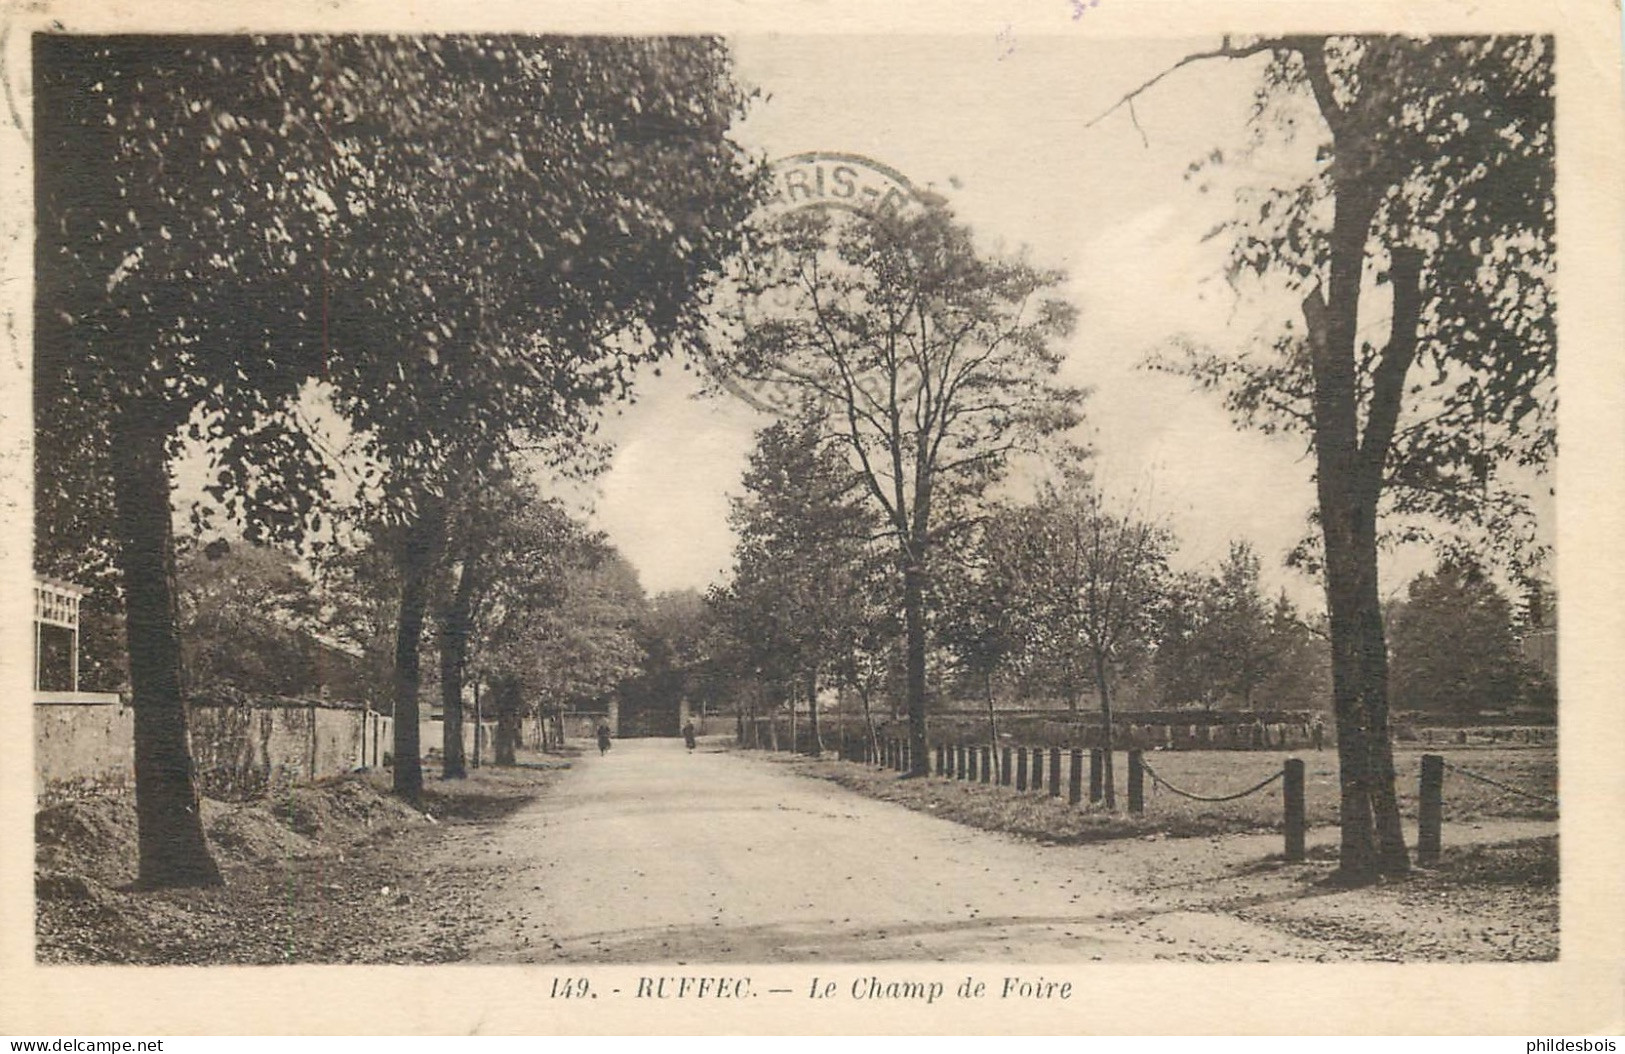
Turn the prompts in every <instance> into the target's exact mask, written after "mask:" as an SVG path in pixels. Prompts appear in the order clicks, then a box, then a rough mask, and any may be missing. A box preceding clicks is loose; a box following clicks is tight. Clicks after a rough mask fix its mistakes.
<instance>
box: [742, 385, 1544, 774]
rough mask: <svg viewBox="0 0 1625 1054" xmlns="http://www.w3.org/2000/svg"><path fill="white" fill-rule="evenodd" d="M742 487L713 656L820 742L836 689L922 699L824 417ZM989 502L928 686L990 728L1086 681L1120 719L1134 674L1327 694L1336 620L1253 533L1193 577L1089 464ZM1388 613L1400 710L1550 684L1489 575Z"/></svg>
mask: <svg viewBox="0 0 1625 1054" xmlns="http://www.w3.org/2000/svg"><path fill="white" fill-rule="evenodd" d="M744 486H745V494H744V496H742V497H740V498H737V499H735V502H734V513H733V522H734V527H735V531H736V534H737V535H738V538H739V543H738V546H737V550H736V564H735V571H734V576H733V578H732V580H731V582H730V583H729V584H728V586H727V587H726V588H723V589H718V590H716V591H714V592H713V594H712V597H711V600H712V607H713V611H714V617H715V619H716V622H717V626H718V630H719V635H718V637H717V638H716V639H715V641H714V647H715V649H716V652H715V655H713V656H711V657H710V658H711V660H712V661H715V662H717V663H720V664H722V665H724V666H728V667H731V668H732V669H733V670H734V672H735V673H736V675H737V676H738V677H739V678H740V679H741V680H742V681H743V682H744V683H745V684H747V685H750V686H751V688H749V689H747V693H748V692H749V691H760V692H763V693H765V694H764V696H763V697H764V698H765V699H767V700H770V701H771V702H772V703H773V704H774V705H775V706H777V705H779V704H783V703H786V702H792V703H797V704H798V705H799V706H800V707H801V708H802V709H804V710H805V711H806V712H807V713H808V715H809V720H810V722H811V725H812V727H811V728H810V729H809V742H811V743H812V744H814V748H815V749H816V744H817V743H818V721H819V712H818V706H817V700H818V691H819V689H820V688H838V689H840V690H842V691H843V692H846V693H849V694H851V695H853V696H855V697H856V698H857V699H858V700H859V702H860V704H861V706H862V708H863V710H864V713H865V716H866V717H867V716H868V715H869V713H870V710H871V703H872V702H873V700H874V698H875V696H876V695H877V694H878V695H880V696H882V697H883V698H884V699H885V701H886V704H887V706H888V708H889V706H890V704H891V703H892V702H893V701H894V700H901V699H904V698H906V682H905V681H903V679H902V676H901V675H900V674H901V671H903V669H904V662H905V659H904V656H903V646H904V641H903V637H902V634H903V626H902V620H901V619H900V618H899V611H898V608H899V606H900V605H899V590H898V583H897V580H896V578H897V576H896V575H895V574H894V573H889V572H891V570H892V568H893V567H894V566H895V564H894V554H893V553H892V552H891V550H890V547H889V546H888V545H887V544H886V543H885V531H884V525H883V522H882V521H881V520H880V518H879V517H878V516H876V515H874V514H873V512H872V511H871V510H870V509H869V507H868V506H867V504H866V503H865V502H864V500H863V498H864V493H863V485H862V479H861V474H860V472H859V471H858V470H855V469H853V468H852V467H851V465H850V462H849V461H848V460H847V458H846V457H845V455H844V452H843V451H842V449H841V448H840V446H839V445H838V443H836V442H835V441H834V440H832V439H831V438H830V437H829V436H828V435H827V432H826V431H825V429H824V428H823V427H821V426H820V421H819V420H818V418H817V417H816V416H815V415H813V414H810V413H809V414H807V415H804V416H803V417H802V418H801V419H800V420H797V421H792V422H782V423H779V424H775V425H774V426H772V427H770V428H768V429H765V430H764V431H762V432H761V433H760V434H759V436H758V443H757V446H756V448H755V450H754V451H753V453H752V455H751V459H750V465H749V467H748V469H747V471H746V474H745V477H744ZM982 511H983V515H982V516H981V517H980V518H979V519H977V520H976V521H975V522H974V523H967V524H965V525H963V527H962V529H961V530H960V531H959V532H958V533H957V534H956V535H955V536H954V538H953V541H952V543H951V544H945V545H943V546H941V547H939V549H938V550H937V552H936V553H935V555H934V559H933V562H932V564H931V568H930V569H931V582H932V588H931V590H930V591H929V592H928V594H927V597H926V616H927V622H928V626H929V628H930V630H931V639H932V644H933V647H932V648H931V649H930V650H929V652H928V660H927V668H928V671H929V675H928V678H927V680H928V682H929V683H931V684H932V685H933V686H934V689H935V691H934V693H933V694H934V695H935V696H936V697H937V698H938V699H939V700H940V698H941V697H942V696H944V695H949V696H955V697H957V698H959V699H961V700H963V699H965V698H969V697H980V698H982V699H983V700H984V702H985V705H986V708H987V712H988V715H989V729H990V733H991V734H993V735H995V736H996V721H995V697H996V695H1001V694H1002V695H1006V696H1009V697H1012V700H1013V701H1014V700H1025V701H1041V700H1050V701H1054V700H1062V701H1064V702H1065V703H1066V705H1067V706H1068V707H1070V708H1073V709H1076V708H1077V706H1078V705H1079V702H1080V699H1082V698H1083V697H1085V696H1088V697H1090V698H1091V699H1092V700H1093V701H1094V703H1095V705H1098V706H1099V707H1100V708H1101V710H1102V711H1103V717H1105V718H1106V721H1107V724H1108V725H1109V723H1110V722H1109V715H1110V713H1111V710H1112V705H1113V702H1114V700H1115V698H1116V697H1117V694H1118V689H1119V686H1120V685H1121V686H1123V687H1125V688H1126V690H1127V691H1129V692H1130V693H1131V694H1132V696H1133V698H1134V699H1135V701H1136V702H1137V703H1138V704H1139V705H1142V706H1144V705H1156V706H1161V707H1187V706H1193V707H1202V708H1208V709H1211V708H1213V707H1216V706H1221V705H1228V706H1239V707H1248V708H1251V707H1253V706H1255V705H1263V706H1269V707H1272V708H1283V709H1285V708H1305V709H1316V710H1318V709H1321V708H1322V707H1324V706H1325V705H1326V703H1327V701H1329V699H1330V695H1331V652H1330V646H1329V641H1328V634H1327V628H1326V626H1325V624H1324V622H1323V621H1322V620H1318V619H1312V618H1307V617H1305V615H1304V614H1302V613H1301V612H1299V611H1298V610H1297V608H1296V606H1295V605H1294V604H1293V603H1292V602H1291V601H1290V600H1289V599H1288V598H1287V597H1286V595H1285V594H1284V593H1282V594H1280V595H1277V596H1276V597H1275V598H1273V599H1271V598H1270V597H1269V596H1268V595H1267V594H1266V593H1265V591H1264V590H1263V588H1262V585H1261V580H1260V579H1261V567H1260V563H1259V559H1258V556H1257V554H1256V553H1255V552H1254V551H1253V549H1252V548H1251V546H1250V545H1248V544H1247V543H1245V542H1236V543H1234V544H1233V545H1232V546H1231V548H1230V551H1229V554H1228V555H1227V557H1226V558H1225V560H1224V561H1223V562H1222V563H1221V564H1220V565H1219V566H1218V567H1217V568H1216V569H1214V570H1213V571H1211V572H1184V573H1177V572H1175V571H1173V570H1172V568H1171V566H1170V565H1171V560H1172V558H1173V556H1174V555H1175V552H1176V550H1177V539H1176V538H1175V537H1174V536H1173V534H1172V532H1171V531H1169V530H1168V529H1166V528H1165V527H1162V526H1160V525H1159V524H1157V523H1156V522H1154V521H1153V520H1151V519H1148V518H1146V517H1143V516H1139V515H1136V514H1135V512H1134V511H1133V510H1132V509H1120V508H1115V507H1113V506H1112V504H1111V503H1109V502H1108V501H1107V500H1106V499H1105V498H1104V497H1103V496H1102V495H1101V493H1100V492H1099V491H1098V490H1096V489H1094V488H1093V487H1092V486H1090V484H1089V481H1088V480H1087V478H1086V477H1083V476H1080V475H1076V474H1074V475H1073V476H1072V477H1071V478H1068V479H1066V480H1065V481H1064V482H1062V483H1060V484H1056V485H1050V486H1047V487H1045V488H1043V489H1042V490H1041V493H1040V494H1039V496H1038V497H1037V498H1036V499H1035V500H1033V501H1031V502H1027V503H1008V502H1005V503H988V504H984V506H983V509H982ZM1388 616H1389V620H1390V623H1391V624H1392V627H1393V628H1392V630H1391V636H1392V647H1393V652H1394V663H1395V699H1396V702H1397V704H1398V705H1399V706H1400V707H1401V708H1405V709H1419V710H1435V711H1439V712H1441V713H1449V714H1454V715H1457V716H1473V715H1476V714H1477V713H1478V711H1480V710H1484V709H1502V708H1505V707H1508V706H1511V705H1513V704H1515V703H1517V702H1523V701H1531V700H1536V699H1538V698H1539V697H1540V695H1541V692H1542V687H1541V685H1540V675H1539V673H1538V671H1536V670H1535V669H1533V668H1532V667H1531V666H1530V665H1529V664H1528V663H1526V662H1524V661H1523V660H1522V658H1521V657H1520V655H1519V651H1518V646H1517V640H1516V637H1515V631H1516V630H1518V629H1519V628H1520V627H1518V626H1517V624H1516V620H1515V619H1514V617H1513V611H1512V607H1511V605H1510V604H1509V603H1508V601H1507V600H1506V599H1505V597H1504V595H1503V594H1502V593H1501V592H1500V591H1499V589H1498V588H1497V587H1496V586H1495V585H1494V583H1493V582H1491V581H1490V580H1489V579H1488V578H1487V577H1486V576H1484V575H1483V574H1482V573H1479V572H1477V571H1473V570H1469V569H1464V568H1463V567H1462V566H1461V565H1459V564H1457V563H1453V562H1452V563H1449V564H1447V565H1445V566H1444V567H1443V568H1441V569H1440V571H1439V572H1438V573H1436V574H1431V575H1423V576H1420V577H1419V578H1418V579H1416V581H1415V582H1413V584H1412V586H1411V588H1410V597H1409V600H1408V601H1406V602H1403V603H1398V604H1390V605H1388ZM745 698H746V703H745V705H746V706H747V707H751V706H755V705H757V699H756V697H754V696H751V695H749V694H747V695H746V697H745ZM792 712H793V710H792Z"/></svg>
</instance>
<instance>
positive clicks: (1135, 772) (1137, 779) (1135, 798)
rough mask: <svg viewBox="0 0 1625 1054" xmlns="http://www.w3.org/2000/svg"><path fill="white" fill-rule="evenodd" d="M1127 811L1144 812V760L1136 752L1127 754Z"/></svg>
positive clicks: (1132, 751)
mask: <svg viewBox="0 0 1625 1054" xmlns="http://www.w3.org/2000/svg"><path fill="white" fill-rule="evenodd" d="M1128 811H1129V812H1145V758H1144V757H1143V756H1142V755H1141V753H1140V752H1139V751H1138V750H1131V751H1129V752H1128Z"/></svg>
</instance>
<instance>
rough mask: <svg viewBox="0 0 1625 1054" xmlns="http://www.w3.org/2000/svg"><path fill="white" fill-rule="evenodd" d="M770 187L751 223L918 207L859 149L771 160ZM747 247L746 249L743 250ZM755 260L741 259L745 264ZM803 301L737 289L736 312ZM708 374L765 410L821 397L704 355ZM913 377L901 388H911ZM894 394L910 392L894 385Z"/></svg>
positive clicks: (868, 385) (875, 214) (902, 185)
mask: <svg viewBox="0 0 1625 1054" xmlns="http://www.w3.org/2000/svg"><path fill="white" fill-rule="evenodd" d="M772 181H773V187H772V191H771V193H770V194H769V195H768V198H767V201H766V203H765V204H764V205H763V206H762V207H761V208H760V209H758V210H757V213H756V215H755V216H754V217H753V222H755V223H759V224H765V223H771V222H773V221H774V220H776V219H778V218H780V217H783V216H788V215H790V214H793V213H798V212H804V211H808V210H820V209H827V210H833V211H838V212H840V213H843V214H848V217H847V218H848V221H849V222H863V221H864V220H866V219H873V218H882V217H889V216H898V215H904V214H906V213H907V212H908V211H909V210H910V209H914V208H918V207H920V206H921V204H922V202H923V199H922V196H921V194H920V192H919V191H918V190H916V188H915V187H914V185H913V184H912V183H910V182H909V181H908V179H907V177H905V176H903V175H902V174H901V173H899V172H898V171H897V170H896V169H894V168H892V167H890V166H889V165H884V164H881V163H880V162H879V161H875V160H873V159H871V158H867V157H863V156H861V155H859V154H849V153H839V152H831V151H812V152H808V153H801V154H792V155H790V156H788V157H783V158H780V159H779V160H777V161H775V162H773V165H772ZM749 251H751V250H747V252H749ZM760 263H761V261H746V263H745V266H746V267H747V268H750V267H751V266H753V264H760ZM798 308H801V309H804V308H805V305H801V304H798V303H797V301H796V299H795V298H794V297H790V296H786V295H784V294H783V292H782V291H779V292H777V293H775V292H768V293H765V294H755V295H749V294H740V296H739V300H738V304H737V311H738V313H739V315H740V316H741V317H742V318H748V317H749V316H751V315H760V316H764V317H766V316H772V315H775V314H784V313H788V312H793V311H795V310H797V309H798ZM706 366H707V368H708V369H709V370H710V372H711V375H712V376H713V377H714V378H715V379H716V380H717V382H718V383H719V384H721V385H722V387H724V388H725V389H727V390H728V391H729V392H732V393H733V394H734V395H736V396H738V397H739V398H741V399H743V400H744V401H745V402H747V403H749V404H750V405H751V406H753V407H755V408H756V409H758V410H761V411H763V412H766V413H771V414H779V415H784V414H792V413H797V412H799V411H800V409H801V407H802V406H804V405H805V404H806V403H807V402H808V401H809V399H811V401H814V402H823V401H826V400H822V399H819V398H817V397H816V394H815V393H814V392H813V391H812V390H810V389H809V387H808V386H807V385H806V384H803V383H800V382H798V381H797V380H795V379H793V378H792V377H791V376H789V375H788V374H779V375H776V374H774V373H773V372H772V371H768V372H767V373H766V374H764V375H762V376H746V375H744V374H743V373H741V372H739V371H736V370H733V369H730V368H729V367H728V365H727V364H726V363H724V362H722V361H719V360H718V359H717V358H715V357H713V356H709V355H708V356H706ZM858 383H859V386H860V387H863V388H865V389H866V390H870V391H873V390H877V387H876V385H875V384H874V378H860V379H859V381H858ZM917 383H918V382H917V381H916V382H914V383H913V384H910V385H907V386H906V387H907V388H909V389H912V388H914V387H917ZM899 394H900V395H904V396H907V395H910V394H912V391H904V390H901V389H900V390H899Z"/></svg>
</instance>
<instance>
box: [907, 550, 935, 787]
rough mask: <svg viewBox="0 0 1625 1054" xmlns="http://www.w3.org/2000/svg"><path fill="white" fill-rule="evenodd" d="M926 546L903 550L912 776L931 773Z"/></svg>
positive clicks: (909, 772)
mask: <svg viewBox="0 0 1625 1054" xmlns="http://www.w3.org/2000/svg"><path fill="white" fill-rule="evenodd" d="M924 549H925V546H924V543H923V541H920V540H916V541H915V542H913V543H912V544H911V545H910V546H909V551H908V552H907V553H905V554H904V557H903V559H904V561H905V564H904V567H903V622H904V627H905V632H906V637H907V650H906V655H905V663H906V672H907V693H908V741H909V767H908V774H909V775H910V776H928V775H930V774H931V770H930V760H931V759H930V758H928V757H926V751H927V747H926V739H925V567H924V563H925V552H924Z"/></svg>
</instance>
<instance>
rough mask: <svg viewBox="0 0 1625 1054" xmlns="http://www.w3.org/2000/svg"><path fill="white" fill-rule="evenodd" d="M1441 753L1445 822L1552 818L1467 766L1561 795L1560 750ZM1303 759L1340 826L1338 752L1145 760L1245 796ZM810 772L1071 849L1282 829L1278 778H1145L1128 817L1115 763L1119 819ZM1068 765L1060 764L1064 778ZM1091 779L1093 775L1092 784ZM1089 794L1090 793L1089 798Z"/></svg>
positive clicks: (1408, 765)
mask: <svg viewBox="0 0 1625 1054" xmlns="http://www.w3.org/2000/svg"><path fill="white" fill-rule="evenodd" d="M1423 753H1424V751H1423V750H1422V749H1420V748H1410V747H1401V748H1398V749H1396V752H1395V766H1396V769H1397V771H1398V790H1399V795H1400V810H1401V812H1402V813H1403V814H1404V815H1405V817H1406V818H1407V820H1410V821H1413V822H1414V820H1415V818H1416V807H1417V792H1418V782H1419V776H1420V770H1421V756H1422V754H1423ZM1438 753H1442V754H1443V755H1444V756H1445V759H1446V763H1447V765H1449V766H1454V768H1447V769H1446V772H1445V781H1444V822H1445V824H1446V825H1449V824H1451V823H1460V822H1470V821H1474V820H1482V819H1491V818H1508V819H1555V818H1556V817H1557V809H1556V808H1555V807H1554V806H1552V805H1549V804H1546V803H1543V802H1539V801H1534V800H1531V799H1528V798H1523V797H1519V796H1518V795H1515V794H1511V793H1509V792H1507V791H1504V790H1500V789H1498V788H1496V787H1493V786H1489V785H1486V784H1484V783H1481V782H1479V781H1477V780H1473V779H1470V778H1468V777H1466V776H1464V775H1462V774H1461V772H1460V771H1458V770H1461V769H1464V770H1468V771H1471V772H1473V773H1476V774H1478V775H1480V776H1484V777H1488V778H1490V779H1493V780H1496V781H1498V782H1500V783H1504V784H1507V785H1508V786H1511V787H1515V788H1518V789H1519V790H1522V791H1526V792H1528V793H1530V794H1535V795H1540V796H1542V797H1547V798H1555V797H1556V794H1557V752H1556V749H1555V748H1554V747H1515V748H1495V747H1474V748H1469V749H1463V750H1443V751H1438ZM1289 756H1293V757H1300V758H1302V759H1303V761H1304V768H1305V773H1304V794H1305V811H1306V813H1307V818H1308V822H1309V824H1310V825H1311V826H1318V825H1324V824H1334V823H1336V822H1337V800H1338V790H1337V754H1336V752H1335V751H1332V750H1324V751H1320V752H1315V751H1307V752H1304V751H1297V752H1292V753H1287V752H1273V751H1158V752H1154V753H1148V754H1147V755H1146V758H1147V761H1148V762H1149V764H1150V766H1151V768H1152V769H1154V770H1155V772H1156V773H1157V774H1158V775H1159V776H1161V777H1162V779H1163V780H1166V781H1167V782H1168V783H1172V784H1173V785H1174V786H1176V787H1179V788H1180V789H1182V790H1186V791H1189V792H1191V793H1195V794H1201V795H1207V796H1219V795H1226V794H1231V793H1234V792H1236V791H1240V790H1243V789H1245V788H1247V787H1249V786H1251V785H1253V784H1255V783H1257V782H1259V781H1260V780H1262V779H1264V778H1265V777H1267V776H1269V775H1271V774H1273V773H1275V772H1279V771H1280V770H1281V766H1282V762H1283V761H1284V759H1285V758H1287V757H1289ZM795 763H796V764H798V765H803V766H805V771H806V773H807V774H808V775H811V776H816V777H819V778H824V779H829V780H832V781H834V782H836V783H839V784H841V785H843V786H846V787H850V788H852V789H854V790H857V791H859V792H861V793H863V794H866V795H869V796H871V797H876V798H881V799H884V800H888V801H895V802H897V803H899V804H902V805H906V806H908V807H909V808H914V809H918V810H921V811H925V812H931V813H934V814H936V815H939V816H943V817H945V818H948V819H953V820H956V821H958V822H960V823H965V824H969V825H971V826H974V827H982V828H987V829H990V830H999V831H1007V832H1009V833H1011V834H1017V835H1022V836H1026V837H1030V838H1036V839H1040V840H1043V841H1051V842H1059V843H1073V842H1089V841H1096V840H1100V839H1107V838H1124V837H1136V836H1145V835H1153V834H1162V835H1165V836H1168V837H1175V838H1179V837H1194V836H1200V835H1211V834H1225V833H1236V832H1242V831H1274V830H1279V829H1280V827H1281V824H1282V813H1283V804H1282V799H1281V781H1279V780H1277V781H1276V782H1274V783H1272V784H1270V786H1268V787H1266V788H1264V789H1263V790H1261V791H1259V792H1258V793H1256V794H1252V795H1249V796H1247V797H1245V798H1242V799H1239V800H1237V801H1231V802H1222V803H1211V802H1198V801H1191V800H1189V799H1186V798H1182V797H1180V796H1178V795H1176V794H1175V793H1173V792H1172V791H1170V790H1169V789H1167V788H1166V787H1164V786H1162V785H1160V784H1159V783H1158V782H1157V781H1156V780H1154V779H1151V778H1150V777H1149V775H1148V776H1147V779H1146V798H1145V812H1144V814H1142V815H1138V816H1130V815H1128V813H1127V812H1126V807H1127V790H1126V784H1127V778H1128V762H1127V759H1126V757H1125V756H1124V755H1122V754H1119V755H1118V756H1117V762H1116V769H1117V772H1116V776H1117V788H1118V805H1119V808H1120V810H1125V811H1119V812H1117V813H1111V812H1108V811H1106V810H1105V809H1104V808H1102V807H1100V806H1090V805H1089V804H1088V803H1087V801H1085V802H1084V803H1083V804H1082V805H1069V804H1067V801H1066V798H1065V795H1064V791H1063V795H1062V797H1061V798H1059V799H1055V798H1050V797H1049V796H1048V794H1047V792H1046V793H1044V794H1036V793H1033V792H1032V791H1027V792H1025V793H1018V792H1017V791H1015V790H1013V789H1011V788H1008V787H997V786H990V785H989V786H984V785H982V784H978V783H967V782H959V781H956V780H948V779H942V778H939V777H935V776H933V777H931V778H929V779H923V780H914V779H901V778H899V777H898V774H897V773H895V772H893V771H890V770H887V769H878V768H875V767H874V766H871V765H864V764H860V763H856V762H837V761H830V760H819V761H814V760H811V759H797V760H796V761H795ZM1064 774H1065V767H1064V766H1063V775H1064ZM1086 778H1087V777H1086ZM1085 797H1087V793H1086V794H1085Z"/></svg>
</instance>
